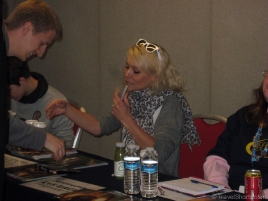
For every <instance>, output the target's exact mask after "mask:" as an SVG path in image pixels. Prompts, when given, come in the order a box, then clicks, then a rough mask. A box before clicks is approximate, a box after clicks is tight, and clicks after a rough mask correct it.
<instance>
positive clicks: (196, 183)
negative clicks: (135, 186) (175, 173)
mask: <svg viewBox="0 0 268 201" xmlns="http://www.w3.org/2000/svg"><path fill="white" fill-rule="evenodd" d="M159 186H161V187H162V188H163V189H164V190H165V195H164V196H162V197H166V198H169V199H173V200H175V199H174V195H175V194H178V195H185V196H184V197H185V200H189V199H187V198H193V197H202V196H205V195H208V194H213V193H217V192H221V191H222V190H223V189H224V188H225V186H223V185H220V184H216V183H213V182H209V181H206V180H203V179H198V178H194V177H189V178H183V179H176V180H171V181H166V182H160V183H159ZM169 192H170V194H171V195H172V197H173V198H171V197H169Z"/></svg>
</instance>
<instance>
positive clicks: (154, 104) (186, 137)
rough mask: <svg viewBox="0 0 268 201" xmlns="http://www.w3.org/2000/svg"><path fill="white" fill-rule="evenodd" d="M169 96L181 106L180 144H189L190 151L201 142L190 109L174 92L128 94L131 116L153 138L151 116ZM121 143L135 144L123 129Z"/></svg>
mask: <svg viewBox="0 0 268 201" xmlns="http://www.w3.org/2000/svg"><path fill="white" fill-rule="evenodd" d="M170 95H175V96H176V97H177V98H178V99H179V100H180V102H181V104H182V113H183V129H182V138H181V144H184V143H187V144H189V147H190V149H192V147H193V145H194V144H197V145H200V144H201V140H200V138H199V135H198V133H197V131H196V127H195V124H194V122H193V118H192V112H191V109H190V107H189V105H188V103H187V100H186V99H185V97H184V96H183V95H182V94H181V93H179V92H176V91H170V90H165V91H163V92H161V93H160V94H157V95H150V90H149V89H145V90H142V91H133V92H131V93H130V94H129V96H128V100H129V103H130V108H131V111H130V112H131V115H132V117H133V119H134V120H135V121H136V123H137V124H138V125H139V126H140V127H141V128H142V129H143V130H144V131H145V132H147V133H149V134H150V135H151V136H154V123H153V114H154V113H155V111H156V110H157V109H158V108H159V107H160V106H162V105H163V103H164V101H165V100H166V98H167V97H168V96H170ZM122 138H123V142H125V143H126V144H136V142H135V141H134V140H133V138H132V136H131V134H130V133H129V132H128V131H127V129H126V128H125V127H123V129H122Z"/></svg>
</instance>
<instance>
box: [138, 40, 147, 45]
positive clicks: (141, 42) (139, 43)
mask: <svg viewBox="0 0 268 201" xmlns="http://www.w3.org/2000/svg"><path fill="white" fill-rule="evenodd" d="M146 44H147V42H146V40H143V39H141V40H139V41H138V42H137V45H146Z"/></svg>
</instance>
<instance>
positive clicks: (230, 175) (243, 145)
mask: <svg viewBox="0 0 268 201" xmlns="http://www.w3.org/2000/svg"><path fill="white" fill-rule="evenodd" d="M263 76H264V79H263V82H262V83H261V85H260V87H259V88H257V89H255V90H254V95H255V101H254V102H253V103H252V104H250V105H248V106H245V107H242V108H241V109H239V110H238V111H237V112H236V113H234V114H233V115H231V116H230V117H229V118H228V119H227V125H226V129H225V130H224V131H223V133H222V134H221V135H220V137H219V138H218V141H217V144H216V145H215V147H214V148H213V149H212V150H210V152H209V153H208V155H207V158H206V162H205V163H204V176H205V179H207V180H209V181H213V182H216V183H220V184H223V185H225V186H227V187H229V188H231V189H233V190H238V189H239V187H240V186H244V176H245V173H246V171H247V170H250V169H257V170H260V171H261V174H262V179H263V194H264V195H265V198H268V155H267V151H268V114H267V110H268V71H263Z"/></svg>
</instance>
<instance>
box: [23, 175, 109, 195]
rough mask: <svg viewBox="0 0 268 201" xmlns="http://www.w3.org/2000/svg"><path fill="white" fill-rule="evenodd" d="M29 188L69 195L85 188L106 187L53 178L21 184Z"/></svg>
mask: <svg viewBox="0 0 268 201" xmlns="http://www.w3.org/2000/svg"><path fill="white" fill-rule="evenodd" d="M21 185H22V186H26V187H29V188H34V189H37V190H40V191H44V192H47V193H51V194H55V195H60V194H62V193H69V192H73V191H76V190H81V189H83V188H87V189H91V190H100V189H104V188H105V187H102V186H97V185H94V184H89V183H85V182H80V181H76V180H73V179H68V178H63V177H53V178H50V179H42V180H38V181H32V182H27V183H23V184H21Z"/></svg>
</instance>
